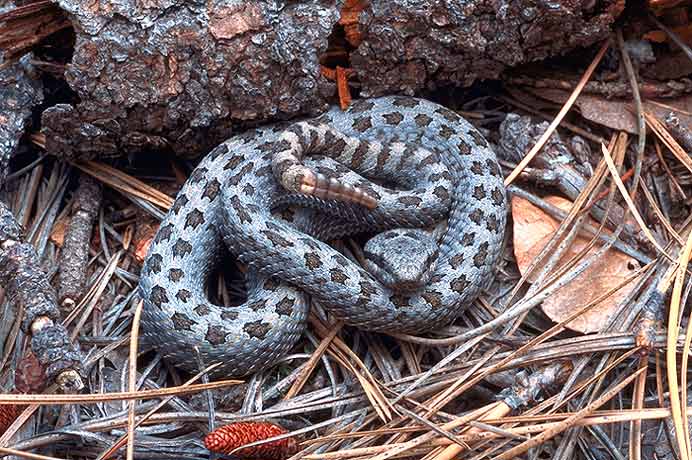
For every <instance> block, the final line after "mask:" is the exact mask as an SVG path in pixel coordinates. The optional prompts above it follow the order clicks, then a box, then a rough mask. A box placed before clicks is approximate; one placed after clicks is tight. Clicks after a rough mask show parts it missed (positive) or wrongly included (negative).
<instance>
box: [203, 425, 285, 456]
mask: <svg viewBox="0 0 692 460" xmlns="http://www.w3.org/2000/svg"><path fill="white" fill-rule="evenodd" d="M285 433H288V431H286V430H284V429H283V428H281V427H280V426H278V425H274V424H273V423H269V422H238V423H231V424H230V425H226V426H222V427H221V428H218V429H216V430H214V431H212V432H211V433H209V434H207V435H206V436H205V437H204V445H205V446H206V447H207V449H209V450H210V451H212V452H218V453H223V454H230V452H231V451H232V450H233V449H235V448H237V447H240V446H243V445H245V444H249V443H251V442H256V441H260V440H262V439H268V438H272V437H274V436H279V435H281V434H285ZM297 451H298V443H297V442H296V440H295V439H293V438H286V439H281V440H279V441H272V442H268V443H266V444H262V445H261V446H254V447H248V448H245V449H241V450H239V451H237V452H234V455H237V456H238V457H245V458H262V459H267V460H283V459H284V458H287V457H290V456H291V455H293V454H295V453H296V452H297Z"/></svg>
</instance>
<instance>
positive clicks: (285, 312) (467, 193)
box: [139, 97, 506, 376]
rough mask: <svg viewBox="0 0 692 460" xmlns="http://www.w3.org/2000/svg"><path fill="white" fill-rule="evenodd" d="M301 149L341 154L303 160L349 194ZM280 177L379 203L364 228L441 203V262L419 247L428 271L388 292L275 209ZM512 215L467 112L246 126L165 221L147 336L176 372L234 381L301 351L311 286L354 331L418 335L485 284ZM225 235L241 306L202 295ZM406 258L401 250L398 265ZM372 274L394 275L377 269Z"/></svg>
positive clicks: (433, 216) (344, 116)
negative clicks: (204, 372)
mask: <svg viewBox="0 0 692 460" xmlns="http://www.w3.org/2000/svg"><path fill="white" fill-rule="evenodd" d="M301 153H313V154H315V153H320V154H322V153H324V154H328V155H329V156H332V157H334V159H335V160H336V161H338V163H336V162H335V161H334V160H330V159H323V160H319V161H317V160H311V159H305V164H308V165H309V166H311V167H312V168H314V169H315V170H317V171H320V168H323V172H324V173H325V176H329V175H333V174H336V175H338V176H340V177H341V180H342V181H343V183H350V184H351V186H352V187H351V188H347V189H344V188H342V187H341V186H340V185H338V184H337V182H335V181H331V185H330V182H329V181H325V180H324V178H323V177H322V176H314V177H308V176H310V173H309V172H306V170H304V169H301V167H300V161H301V160H300V159H297V158H296V155H300V154H301ZM272 159H274V162H273V163H272ZM339 163H340V164H342V165H345V166H347V167H348V168H352V169H354V170H357V171H358V172H360V173H361V174H363V175H364V176H367V177H376V178H379V179H382V180H384V181H385V182H387V184H388V185H389V184H391V183H396V185H397V186H399V187H400V189H398V190H393V189H387V188H383V187H380V186H377V185H374V184H372V183H370V182H366V181H365V180H363V179H362V178H360V176H357V175H355V174H354V173H345V172H344V171H342V170H340V169H339V168H341V169H343V166H340V165H339ZM273 173H276V174H277V175H278V177H279V178H280V179H282V180H283V183H284V185H285V186H288V187H289V188H291V190H289V192H295V191H308V192H311V193H313V194H315V193H316V194H317V195H320V194H324V193H325V192H326V189H327V188H330V189H331V192H333V193H332V195H334V193H336V194H337V195H338V194H341V195H342V198H343V197H344V196H345V197H346V198H353V197H355V198H356V201H359V202H361V203H362V204H365V205H366V206H367V207H370V208H372V207H374V209H372V210H366V211H363V210H361V211H359V212H360V214H361V215H369V216H370V217H369V218H370V221H369V224H368V225H365V226H364V227H366V228H368V229H370V230H375V229H376V228H375V227H378V226H379V227H381V228H379V229H377V230H385V229H387V228H394V227H407V226H412V227H415V226H429V225H431V224H434V223H435V222H436V221H438V220H440V219H441V217H443V216H442V215H441V213H443V212H446V211H447V210H449V214H448V222H447V231H446V232H445V234H444V235H443V237H442V240H441V242H440V244H439V250H438V251H435V256H436V257H432V258H431V257H430V256H429V252H427V253H424V252H423V251H421V254H424V258H428V260H427V261H426V263H430V264H431V265H430V268H431V269H430V270H429V274H428V278H426V279H424V280H423V281H421V280H419V282H418V283H416V282H413V283H410V285H408V286H406V287H408V290H405V291H395V290H393V289H391V288H390V287H389V286H388V285H387V284H386V283H382V282H380V281H379V280H378V279H377V278H374V277H373V276H372V274H371V273H369V272H368V271H366V270H364V269H363V268H361V267H360V266H359V265H357V264H356V263H355V262H353V261H352V260H351V259H349V258H347V257H345V256H344V255H343V254H341V253H340V252H338V251H336V250H335V249H334V248H332V247H331V246H329V245H327V244H326V243H325V242H323V241H320V240H318V239H316V238H313V237H311V236H309V235H308V234H306V233H304V232H301V231H299V230H298V229H296V227H295V226H294V225H295V223H294V225H292V224H291V223H290V222H289V221H288V220H290V214H289V213H286V212H284V213H281V214H278V213H276V212H272V209H274V207H275V204H276V201H277V198H278V199H279V200H280V199H281V197H282V196H283V197H284V198H285V197H286V196H289V195H287V193H289V192H287V191H286V190H285V189H284V188H283V187H282V185H281V184H279V183H278V181H277V180H276V179H275V177H274V175H273ZM316 179H317V182H316ZM421 184H427V185H426V188H419V187H421V186H422V185H421ZM322 186H324V187H322ZM402 187H403V188H404V189H405V190H401V188H402ZM406 188H408V190H406ZM330 197H331V196H328V197H327V198H330ZM372 198H374V200H372ZM289 201H291V200H289ZM317 201H319V200H317ZM355 214H358V213H355ZM298 215H299V216H303V218H304V217H305V215H306V214H305V213H298ZM307 215H308V216H313V215H312V214H307ZM373 216H375V217H374V218H373ZM287 219H288V220H287ZM373 219H374V220H373ZM297 220H300V219H299V218H297ZM373 222H374V224H373ZM505 222H506V197H505V191H504V186H503V183H502V176H501V172H500V169H499V166H498V164H497V160H496V158H495V155H494V153H493V152H492V150H491V149H490V148H489V145H488V143H487V141H486V140H485V139H484V138H483V137H482V136H481V135H480V133H478V131H477V130H476V129H475V128H473V127H472V126H471V125H470V124H469V123H468V122H467V121H466V120H464V119H463V118H461V117H460V116H459V115H457V114H456V113H454V112H453V111H451V110H448V109H446V108H444V107H442V106H440V105H437V104H435V103H432V102H429V101H425V100H421V99H415V98H409V97H383V98H378V99H365V100H361V101H357V102H356V103H354V104H353V105H352V106H351V107H350V108H349V109H348V110H346V111H343V112H342V111H340V110H339V109H338V108H333V109H332V110H330V111H329V112H327V113H326V114H324V115H322V116H320V117H318V118H317V119H313V120H308V121H306V122H302V123H298V124H294V125H292V126H290V127H289V128H286V127H285V126H283V125H275V126H269V127H265V128H262V129H258V130H252V131H248V132H246V133H244V134H241V135H239V136H235V137H232V138H230V139H229V140H227V141H226V142H224V143H222V144H221V145H219V146H218V147H216V148H215V149H214V150H213V151H211V152H210V153H209V154H208V155H207V157H205V158H204V159H203V160H202V162H201V163H200V164H199V165H198V166H197V168H196V169H195V171H193V173H192V174H191V176H190V178H189V179H188V181H187V182H186V184H185V185H184V186H183V188H182V189H181V191H180V192H179V194H178V196H177V198H176V200H175V203H174V205H173V207H172V209H171V210H170V212H169V214H168V215H167V217H166V218H165V219H164V220H163V222H162V223H161V226H160V228H159V230H158V233H157V236H156V237H155V239H154V241H153V242H152V245H151V247H150V250H149V253H148V255H147V258H146V260H145V263H144V267H143V270H142V275H141V278H140V285H139V288H140V295H141V296H142V298H143V299H144V302H145V307H144V310H143V317H142V321H143V323H142V325H143V333H142V335H143V337H144V339H145V340H149V341H151V342H152V343H153V344H154V345H155V346H156V347H157V349H158V350H159V351H160V352H161V353H162V354H163V356H164V357H165V358H166V359H169V360H171V361H172V362H173V363H174V364H176V365H178V366H180V367H182V368H184V369H187V370H191V371H192V370H197V369H198V367H199V362H200V360H201V361H202V362H204V363H206V364H211V363H213V362H218V361H220V362H222V365H221V366H220V367H219V368H217V370H216V372H215V373H216V374H223V375H226V376H229V375H230V376H242V375H245V374H248V373H251V372H255V371H257V370H259V369H262V368H264V367H266V366H267V365H269V364H272V363H274V362H275V361H276V360H277V359H279V358H280V357H281V356H282V355H284V354H285V353H287V351H288V350H289V349H290V348H291V347H292V346H293V345H294V344H295V342H296V340H297V339H298V337H300V334H301V333H302V331H303V329H304V327H305V319H306V316H307V300H306V296H305V294H309V295H310V296H311V297H312V298H313V299H314V300H316V301H318V302H319V303H320V304H321V305H322V306H323V307H324V308H326V309H327V310H329V311H330V312H331V313H332V314H334V316H335V317H336V318H338V319H341V320H343V321H345V322H346V323H347V324H351V325H354V326H357V327H360V328H363V329H366V330H371V331H379V332H407V333H421V332H425V331H426V330H429V329H432V328H434V327H438V326H441V325H444V324H447V323H449V322H450V321H452V320H453V319H454V318H456V317H457V316H458V315H459V313H460V312H461V311H462V310H463V308H465V306H467V305H468V303H469V302H471V301H473V299H474V298H475V297H476V296H477V295H478V293H479V291H480V289H481V288H482V287H483V286H484V285H485V284H487V282H488V281H489V280H490V278H491V276H492V268H493V265H494V264H495V262H496V261H497V259H498V257H499V255H500V252H501V246H502V238H503V235H504V228H505ZM323 224H324V221H323ZM322 227H323V228H322V230H323V233H324V225H323V226H322ZM336 227H338V230H335V231H334V233H335V234H339V235H344V234H348V233H349V222H347V221H344V220H343V219H342V220H341V221H339V222H337V225H336ZM355 227H356V228H357V227H358V225H356V226H355ZM402 232H403V233H402ZM329 233H330V232H329V231H328V230H327V231H326V233H325V235H326V236H329ZM406 235H407V234H406V231H399V233H397V234H395V236H396V238H395V239H397V238H398V239H397V241H396V244H394V245H393V246H389V247H392V248H402V247H406V245H407V244H409V243H410V242H415V240H416V238H417V237H419V236H420V234H417V235H416V234H413V233H411V234H409V236H410V238H409V236H406ZM332 236H333V235H332ZM379 238H380V239H383V237H381V236H380V237H379ZM406 238H409V240H406ZM384 239H387V238H384ZM222 241H223V242H225V244H226V246H227V247H228V248H229V249H230V252H231V253H232V254H233V255H234V256H235V257H236V258H237V259H239V260H240V261H241V262H242V263H243V264H245V266H246V267H247V273H246V285H247V300H246V301H245V302H244V303H243V304H242V305H239V306H235V307H223V306H217V305H214V304H213V303H211V302H210V301H209V300H208V296H207V295H206V284H207V282H208V277H209V275H210V273H211V271H212V269H213V268H214V267H215V266H216V264H218V259H219V257H221V254H222V251H221V249H222V246H223V243H222ZM377 243H378V244H374V245H373V246H377V247H379V248H382V247H387V246H386V244H387V242H386V241H380V242H377ZM380 243H382V244H385V246H382V245H380ZM390 243H391V242H390ZM378 245H379V246H378ZM397 245H398V246H397ZM411 247H415V246H411ZM366 250H367V247H366ZM369 254H370V256H371V258H374V259H377V257H380V260H379V263H383V264H384V265H386V264H387V263H386V261H384V262H383V261H382V260H381V258H382V256H387V254H386V251H385V253H384V254H382V251H380V252H379V253H378V250H377V248H375V249H374V250H370V251H369ZM390 255H391V254H390ZM411 255H413V254H395V255H394V256H396V257H400V259H399V260H402V261H405V260H407V259H410V258H411ZM416 255H418V254H416ZM385 258H386V257H385ZM373 263H375V265H377V264H378V261H377V260H375V261H374V262H373ZM369 268H371V269H375V268H376V267H373V266H372V264H371V265H370V267H369ZM394 270H396V267H394ZM406 277H407V275H402V278H406ZM378 278H379V279H383V280H385V282H386V281H387V279H386V275H383V274H382V273H380V274H379V275H378ZM399 281H401V280H399ZM404 281H406V280H404ZM404 284H405V283H404ZM421 284H422V286H421ZM194 347H197V349H198V350H199V353H198V354H196V353H195V352H194V349H193V348H194Z"/></svg>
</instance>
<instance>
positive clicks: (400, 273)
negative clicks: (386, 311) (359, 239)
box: [364, 229, 438, 292]
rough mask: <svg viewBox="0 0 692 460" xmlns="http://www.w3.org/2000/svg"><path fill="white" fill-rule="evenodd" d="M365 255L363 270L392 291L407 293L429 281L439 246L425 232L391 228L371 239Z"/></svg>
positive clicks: (365, 248)
mask: <svg viewBox="0 0 692 460" xmlns="http://www.w3.org/2000/svg"><path fill="white" fill-rule="evenodd" d="M364 253H365V268H366V269H367V270H368V271H369V272H370V273H371V274H372V275H373V276H374V277H375V278H377V279H378V280H379V281H380V282H381V283H382V284H384V285H385V286H387V287H389V288H391V289H393V290H395V291H400V292H407V291H413V290H416V289H419V288H421V287H423V286H425V285H426V284H428V282H429V281H430V278H431V276H432V273H433V271H434V269H435V263H436V261H437V255H438V245H437V241H436V240H435V238H434V237H433V236H432V235H431V234H430V233H428V232H426V231H423V230H418V229H394V230H388V231H386V232H382V233H380V234H378V235H376V236H374V237H372V238H370V239H369V240H368V241H367V243H365V247H364Z"/></svg>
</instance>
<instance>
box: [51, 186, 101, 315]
mask: <svg viewBox="0 0 692 460" xmlns="http://www.w3.org/2000/svg"><path fill="white" fill-rule="evenodd" d="M101 197H102V194H101V184H99V183H98V182H96V181H95V180H94V179H92V178H91V177H89V176H87V175H86V174H83V175H81V176H80V178H79V188H77V191H76V192H75V200H74V202H73V204H72V219H71V220H70V225H69V226H68V228H67V232H65V241H64V243H63V246H62V250H61V251H60V259H59V263H58V266H59V267H60V277H59V282H58V301H59V302H60V305H61V306H65V307H68V306H72V305H74V303H76V302H77V300H78V299H79V298H80V297H81V296H82V294H83V291H84V285H85V283H86V275H87V262H88V259H89V243H90V241H91V233H92V231H93V227H94V221H95V220H96V216H97V215H98V212H99V209H100V208H101Z"/></svg>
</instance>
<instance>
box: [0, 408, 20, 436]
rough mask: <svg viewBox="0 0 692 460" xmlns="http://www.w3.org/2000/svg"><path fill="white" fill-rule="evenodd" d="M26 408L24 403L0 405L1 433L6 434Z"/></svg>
mask: <svg viewBox="0 0 692 460" xmlns="http://www.w3.org/2000/svg"><path fill="white" fill-rule="evenodd" d="M22 409H24V406H23V405H17V404H1V405H0V435H3V434H5V431H7V429H8V428H9V427H10V425H12V423H13V422H14V421H15V420H17V417H19V414H20V413H21V412H22Z"/></svg>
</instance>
